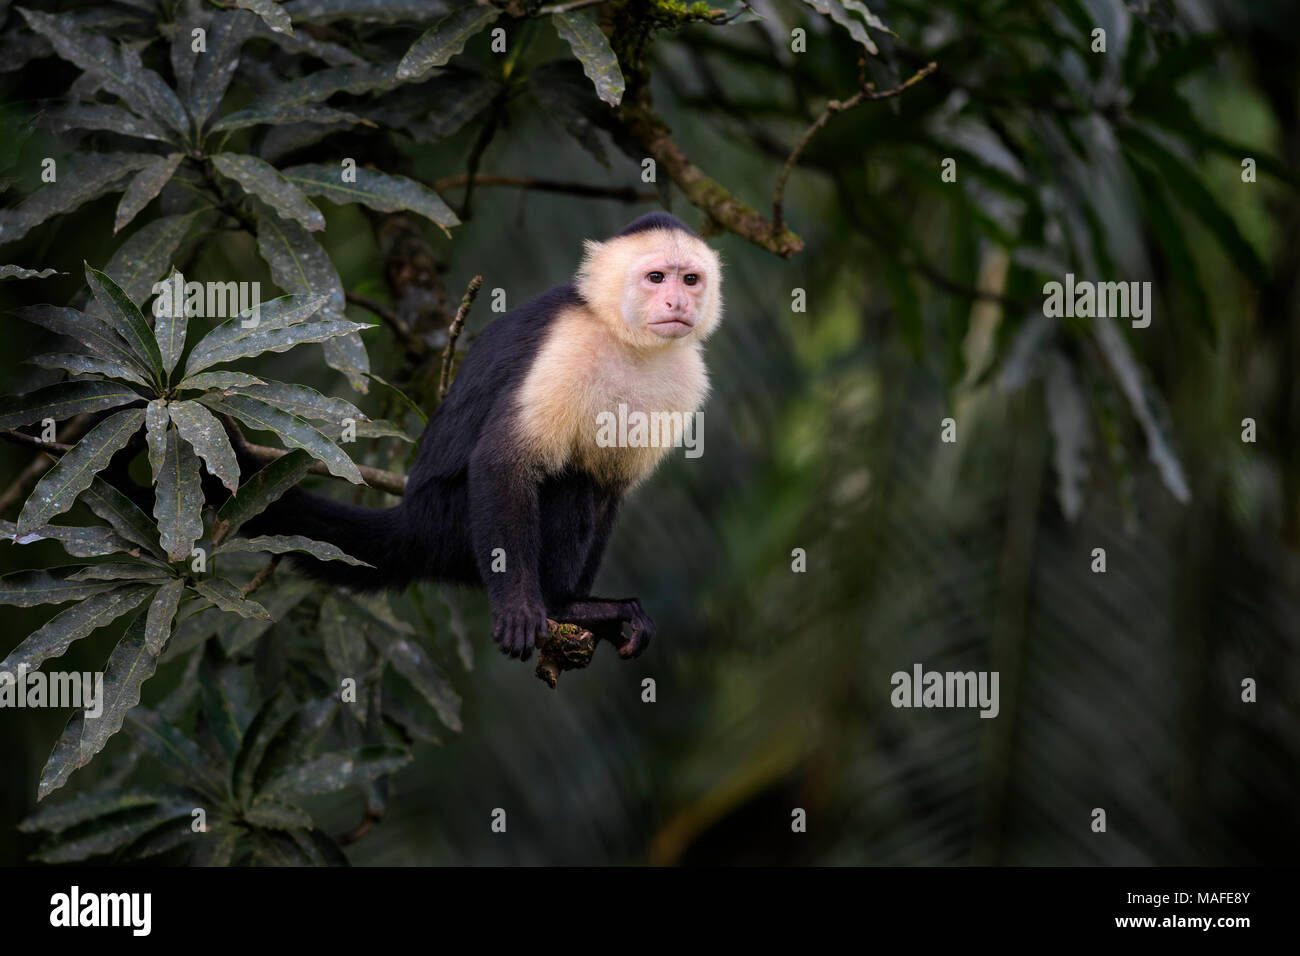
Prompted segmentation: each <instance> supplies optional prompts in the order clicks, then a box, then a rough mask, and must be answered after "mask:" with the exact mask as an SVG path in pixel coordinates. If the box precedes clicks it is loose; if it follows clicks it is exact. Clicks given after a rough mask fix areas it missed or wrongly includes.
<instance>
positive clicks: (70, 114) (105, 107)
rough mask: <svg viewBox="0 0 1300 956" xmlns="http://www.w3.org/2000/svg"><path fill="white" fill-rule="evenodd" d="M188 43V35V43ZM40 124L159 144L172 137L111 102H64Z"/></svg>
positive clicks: (150, 122)
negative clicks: (95, 131)
mask: <svg viewBox="0 0 1300 956" xmlns="http://www.w3.org/2000/svg"><path fill="white" fill-rule="evenodd" d="M188 42H189V38H188V36H187V37H186V43H187V44H188ZM40 122H41V125H43V126H47V127H49V128H50V129H53V130H55V131H56V132H61V133H66V132H67V131H68V130H70V129H86V130H90V129H98V130H105V131H107V132H110V133H116V134H118V135H119V136H134V137H135V138H136V139H148V140H153V141H154V142H159V143H161V142H167V141H168V140H171V139H172V138H173V137H172V134H171V133H169V132H167V130H166V129H164V128H163V127H162V126H160V125H158V124H157V123H155V122H154V121H153V120H151V119H146V118H144V117H142V116H137V115H135V114H134V113H132V112H131V111H130V110H126V109H123V108H122V107H120V106H112V105H110V104H108V103H63V104H60V105H58V106H54V107H52V108H50V109H48V110H46V111H45V112H44V113H43V114H42V115H41V117H40Z"/></svg>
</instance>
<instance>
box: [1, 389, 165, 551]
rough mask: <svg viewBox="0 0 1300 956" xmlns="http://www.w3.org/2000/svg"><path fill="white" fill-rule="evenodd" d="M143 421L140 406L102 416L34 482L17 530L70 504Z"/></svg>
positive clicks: (46, 521)
mask: <svg viewBox="0 0 1300 956" xmlns="http://www.w3.org/2000/svg"><path fill="white" fill-rule="evenodd" d="M143 424H144V409H142V408H132V409H127V410H126V411H122V412H117V413H116V414H113V415H110V416H109V417H108V418H106V419H104V420H103V421H102V422H100V423H99V424H98V425H96V426H95V427H94V428H93V429H91V430H90V432H89V433H88V434H87V435H86V436H85V437H84V438H82V439H81V441H79V442H77V444H76V445H74V446H73V448H72V450H71V451H69V452H68V453H67V454H65V455H64V456H63V457H62V458H60V459H59V461H58V462H57V463H56V464H55V466H54V467H53V468H51V469H50V470H49V471H47V472H46V473H45V476H44V477H43V478H41V480H40V481H39V482H38V483H37V485H36V487H35V489H33V491H32V493H31V496H30V497H29V498H28V499H27V502H26V503H25V504H24V505H23V510H22V513H21V514H20V515H19V516H18V531H19V533H20V534H25V533H26V532H28V531H32V530H34V529H35V528H38V527H40V526H41V525H43V524H49V522H50V519H51V518H53V517H54V516H55V515H60V514H63V512H65V511H67V510H68V509H69V508H71V507H72V505H73V503H74V502H75V501H76V500H77V496H78V495H79V494H81V493H82V492H83V491H85V490H86V489H87V488H89V487H90V483H91V481H93V480H94V477H95V473H96V472H99V471H102V470H103V469H104V468H105V467H107V466H108V463H109V461H110V460H111V459H112V457H113V456H114V455H115V454H117V453H118V452H119V451H121V450H122V448H124V447H125V446H126V443H127V442H129V441H130V440H131V436H132V435H134V434H135V433H136V432H138V431H139V430H140V426H141V425H143Z"/></svg>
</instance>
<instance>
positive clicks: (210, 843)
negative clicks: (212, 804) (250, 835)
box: [191, 825, 248, 866]
mask: <svg viewBox="0 0 1300 956" xmlns="http://www.w3.org/2000/svg"><path fill="white" fill-rule="evenodd" d="M247 832H248V831H247V830H245V829H244V828H243V827H235V826H221V825H219V826H213V827H209V828H208V832H207V833H205V834H201V839H202V840H203V842H202V843H200V844H199V848H198V849H196V850H195V851H194V856H193V858H192V860H191V864H192V865H193V866H230V864H231V862H232V861H233V860H234V858H235V851H236V850H238V849H239V846H240V844H241V843H242V842H243V840H244V835H245V834H246V833H247Z"/></svg>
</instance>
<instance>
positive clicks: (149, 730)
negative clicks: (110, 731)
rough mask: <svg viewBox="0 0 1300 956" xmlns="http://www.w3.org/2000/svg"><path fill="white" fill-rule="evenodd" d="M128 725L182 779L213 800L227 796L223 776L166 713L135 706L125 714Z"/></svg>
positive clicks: (137, 737)
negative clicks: (218, 773) (165, 715)
mask: <svg viewBox="0 0 1300 956" xmlns="http://www.w3.org/2000/svg"><path fill="white" fill-rule="evenodd" d="M126 722H127V729H128V730H130V731H131V735H132V736H133V737H134V738H135V739H136V740H138V741H139V742H140V743H141V744H142V745H143V746H144V748H145V749H146V750H148V751H149V752H150V753H152V754H153V755H154V756H155V757H157V758H158V759H159V760H160V761H162V763H163V764H164V765H165V766H167V767H170V768H171V769H173V770H176V771H178V772H179V773H181V774H182V775H183V776H184V778H185V780H186V781H187V782H189V783H192V784H193V785H194V786H196V787H198V788H199V789H201V790H202V791H203V792H204V793H206V794H208V796H210V797H212V798H214V799H216V800H224V799H225V797H226V783H225V780H224V779H222V778H221V777H220V776H218V775H217V774H216V772H215V771H214V770H213V769H212V766H211V761H209V760H208V758H207V756H206V755H205V754H204V753H203V751H202V750H201V749H199V745H198V744H196V743H195V742H194V741H192V740H190V739H189V738H188V737H186V736H185V735H184V734H183V733H181V732H180V730H178V729H177V728H176V726H175V725H174V724H173V723H171V721H169V720H168V719H167V718H166V717H164V716H162V715H161V714H159V713H157V712H156V711H152V710H150V709H149V708H148V707H136V708H135V709H134V710H132V711H131V712H130V713H129V714H128V715H127V719H126Z"/></svg>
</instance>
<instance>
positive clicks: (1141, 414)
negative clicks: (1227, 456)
mask: <svg viewBox="0 0 1300 956" xmlns="http://www.w3.org/2000/svg"><path fill="white" fill-rule="evenodd" d="M1093 337H1094V338H1095V340H1096V342H1097V345H1098V346H1099V347H1100V348H1101V353H1102V355H1103V356H1105V358H1106V364H1107V365H1109V366H1110V370H1111V374H1112V375H1113V376H1114V378H1115V381H1116V383H1117V384H1118V385H1119V387H1120V391H1122V392H1123V393H1124V397H1125V398H1127V399H1128V403H1129V407H1130V408H1132V409H1133V415H1134V417H1135V418H1136V419H1137V420H1138V424H1139V425H1141V426H1142V432H1143V434H1144V435H1145V436H1146V440H1147V452H1148V453H1149V454H1150V456H1151V461H1152V462H1153V463H1154V464H1155V466H1156V469H1157V470H1158V471H1159V473H1160V480H1161V481H1163V482H1164V484H1165V487H1166V488H1168V489H1169V491H1170V493H1171V494H1172V495H1173V496H1174V498H1175V499H1177V500H1178V501H1179V502H1181V503H1182V504H1187V503H1188V502H1190V501H1191V500H1192V491H1191V488H1189V487H1188V485H1187V477H1186V475H1184V473H1183V466H1182V463H1181V462H1180V461H1179V460H1178V454H1177V452H1175V451H1174V448H1173V444H1172V443H1171V441H1170V438H1169V430H1168V427H1167V425H1166V423H1165V422H1164V420H1163V414H1162V409H1161V406H1160V403H1159V396H1158V395H1157V394H1156V392H1155V390H1154V389H1153V388H1151V387H1149V386H1148V385H1147V384H1146V382H1145V381H1144V377H1143V375H1142V370H1141V368H1140V367H1139V366H1138V363H1137V360H1136V359H1134V357H1133V353H1132V352H1131V351H1129V347H1128V343H1127V342H1125V341H1124V336H1123V335H1122V334H1121V333H1120V331H1119V328H1118V326H1116V324H1115V320H1114V319H1111V318H1106V317H1101V318H1096V319H1094V320H1093Z"/></svg>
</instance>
